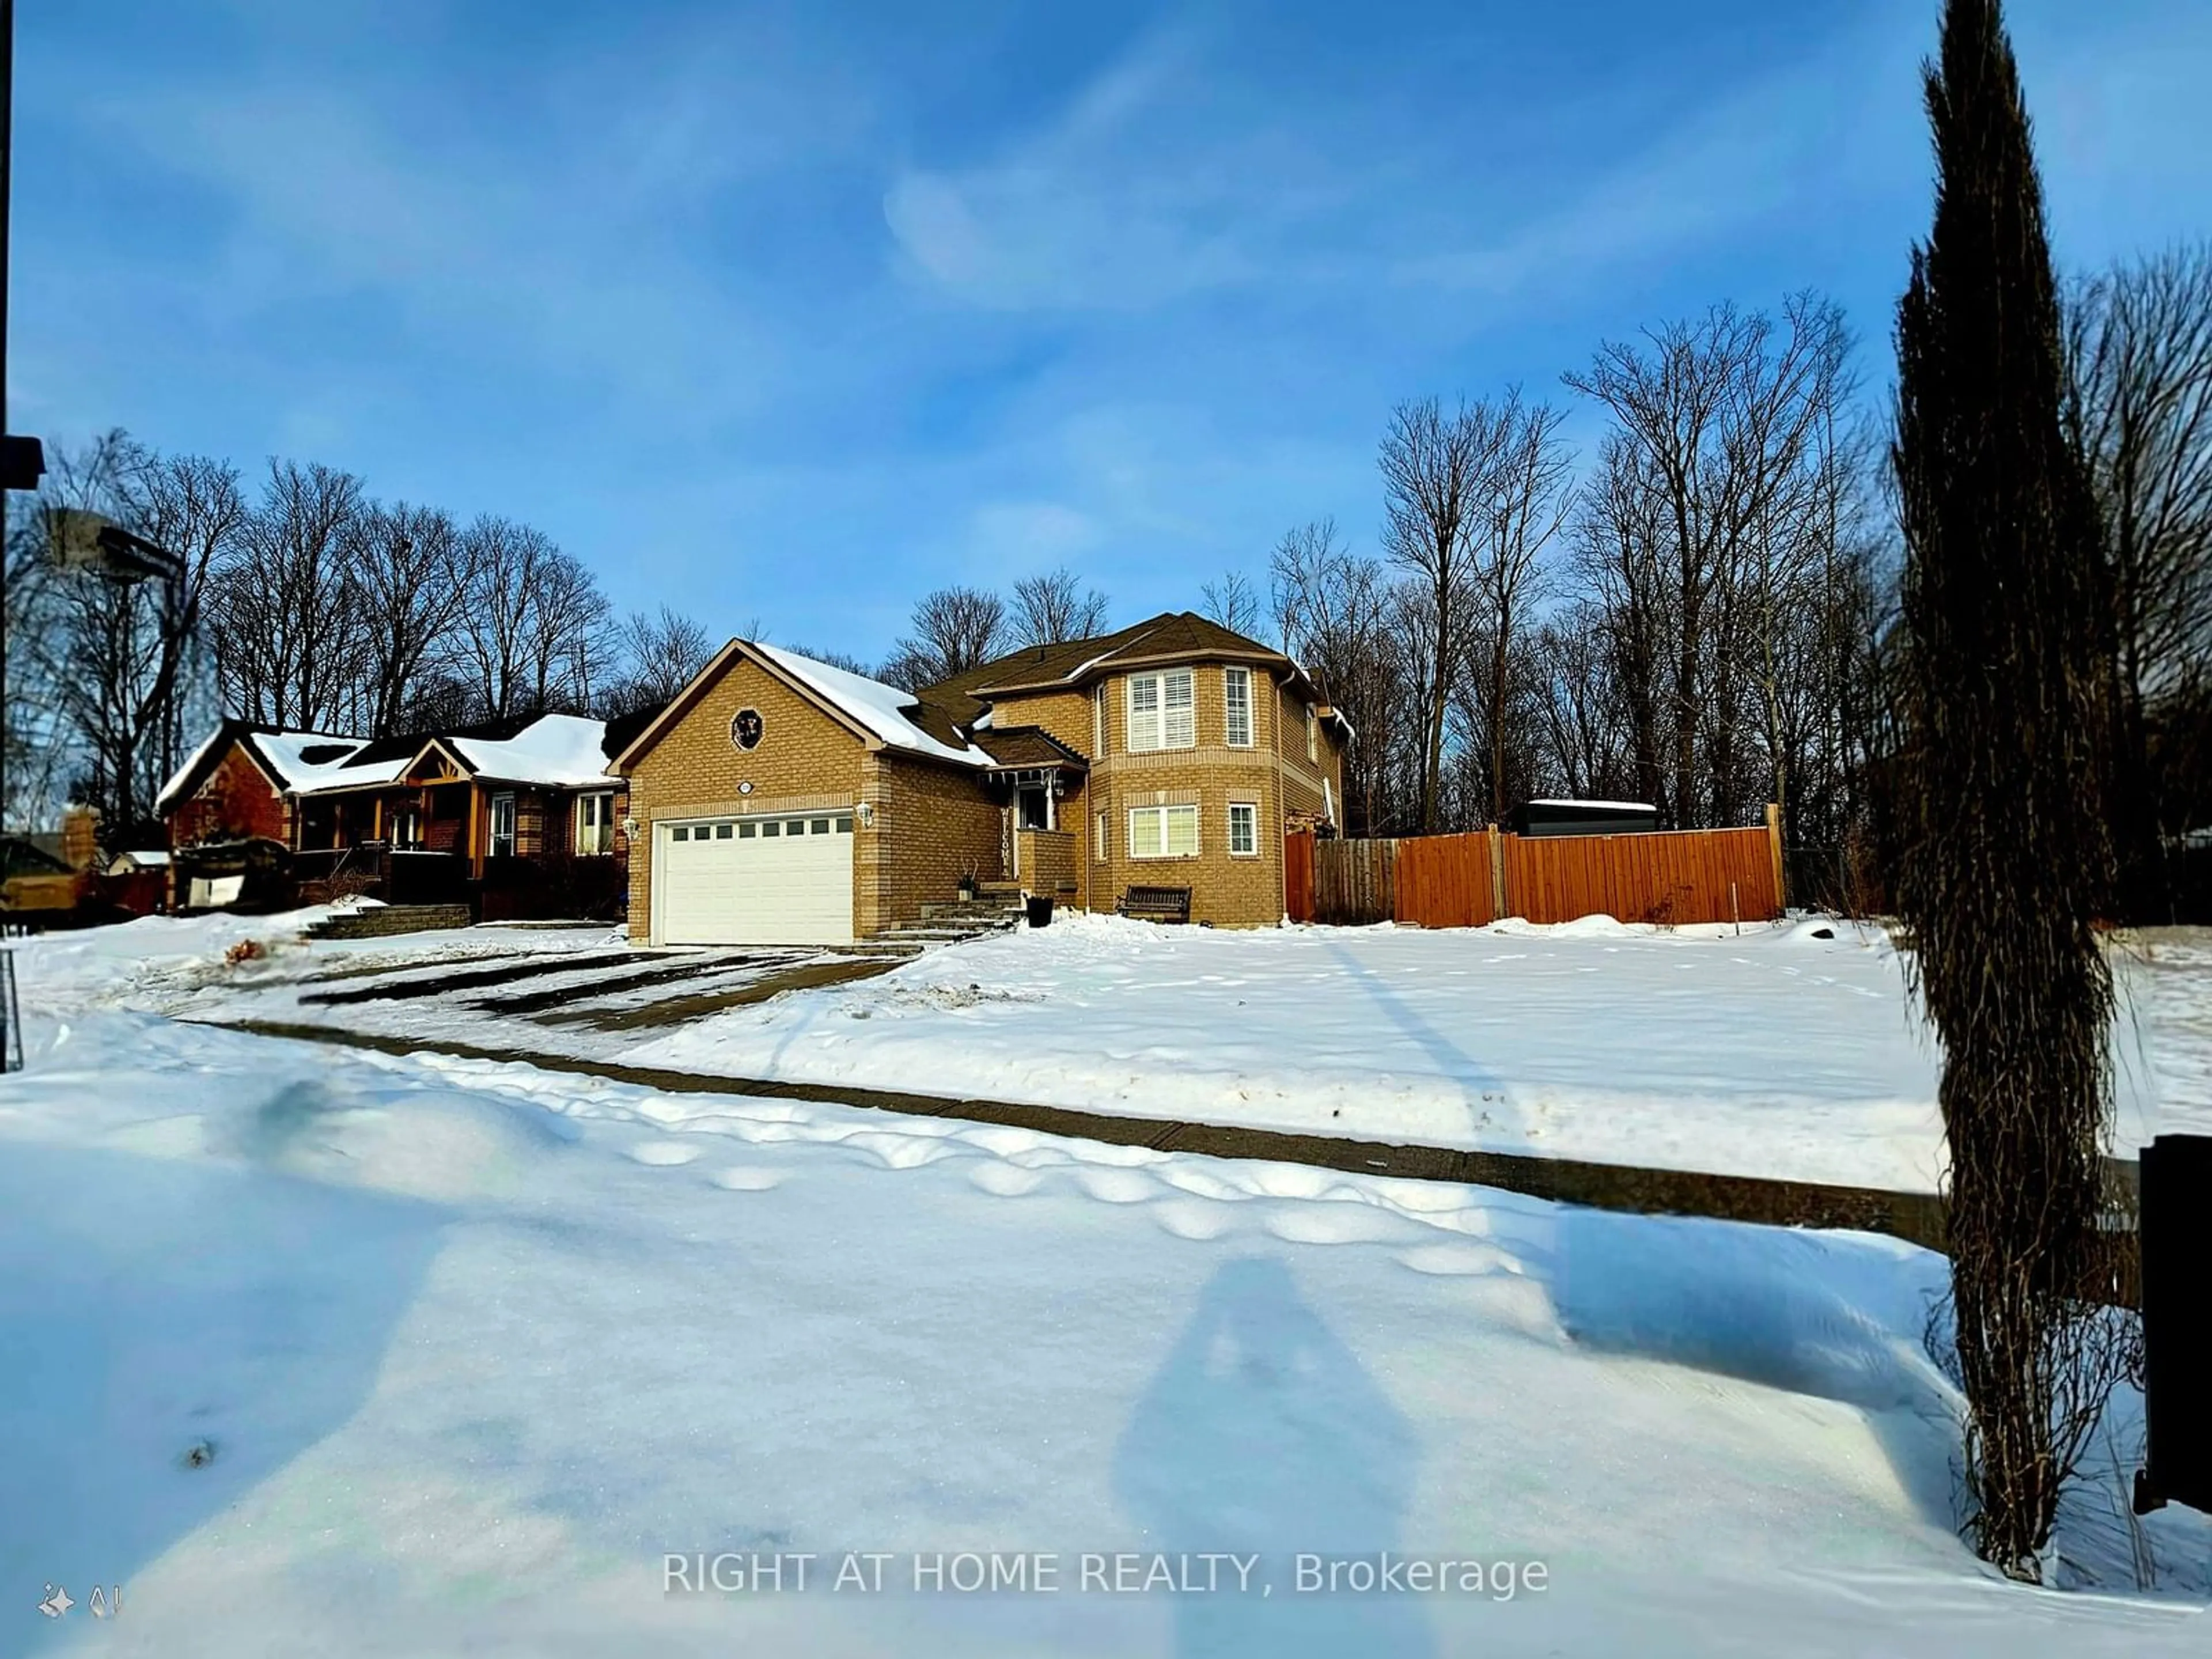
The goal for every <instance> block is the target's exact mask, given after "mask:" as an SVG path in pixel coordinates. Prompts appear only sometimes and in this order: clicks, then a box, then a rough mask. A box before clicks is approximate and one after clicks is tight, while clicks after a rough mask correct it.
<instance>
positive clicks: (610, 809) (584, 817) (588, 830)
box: [576, 791, 615, 857]
mask: <svg viewBox="0 0 2212 1659" xmlns="http://www.w3.org/2000/svg"><path fill="white" fill-rule="evenodd" d="M614 850H615V798H614V795H613V793H612V792H611V791H605V792H599V793H592V794H589V795H579V796H577V797H576V851H577V853H578V854H580V855H581V856H585V857H589V856H591V855H592V854H599V853H611V852H613V851H614Z"/></svg>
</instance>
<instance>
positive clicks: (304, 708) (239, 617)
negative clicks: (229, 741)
mask: <svg viewBox="0 0 2212 1659" xmlns="http://www.w3.org/2000/svg"><path fill="white" fill-rule="evenodd" d="M363 505H364V503H363V498H362V485H361V480H360V479H359V478H357V477H354V475H353V474H351V473H349V472H340V471H336V470H334V469H332V468H331V467H327V466H323V465H319V464H315V465H306V466H302V465H299V464H298V463H296V462H292V461H280V460H272V461H270V463H269V476H268V477H267V478H266V479H264V481H263V483H262V489H261V499H260V501H258V503H257V504H256V506H255V508H254V510H253V511H252V513H250V514H249V515H248V516H247V518H246V523H245V526H244V529H243V532H242V533H241V535H240V538H239V547H238V549H237V551H236V552H235V554H234V556H232V557H230V558H229V559H228V560H226V561H225V562H224V563H223V564H222V568H220V570H219V571H218V572H217V573H216V576H215V579H214V589H215V591H214V594H213V596H212V597H213V599H214V604H213V605H212V607H211V608H212V610H213V612H214V622H215V629H214V632H215V649H216V671H217V673H218V674H219V676H220V677H221V678H222V685H223V700H224V702H225V704H226V706H227V707H228V708H233V709H235V710H236V711H237V712H238V713H239V714H241V715H243V716H244V717H245V718H246V719H247V720H264V721H268V722H270V723H272V724H275V725H277V726H292V727H295V728H299V729H302V730H309V731H312V730H315V729H317V728H319V727H327V726H332V725H336V724H337V723H339V722H340V721H342V720H343V719H344V718H345V717H346V716H347V715H348V714H349V713H350V712H351V711H350V708H349V702H350V693H351V690H352V689H353V687H354V684H355V683H356V669H357V667H358V662H357V658H358V653H359V641H358V638H357V633H356V620H357V617H356V606H355V590H354V587H353V584H352V580H351V576H350V573H349V568H348V563H349V561H348V558H347V550H348V548H349V546H350V545H351V544H352V541H353V537H354V525H355V520H356V519H357V518H358V517H359V516H360V514H361V513H362V508H363Z"/></svg>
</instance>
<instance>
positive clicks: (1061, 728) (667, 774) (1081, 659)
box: [615, 612, 1350, 943]
mask: <svg viewBox="0 0 2212 1659" xmlns="http://www.w3.org/2000/svg"><path fill="white" fill-rule="evenodd" d="M1349 737H1350V733H1349V731H1348V729H1347V727H1346V725H1345V723H1344V722H1343V721H1342V720H1340V718H1339V717H1337V716H1336V715H1335V714H1334V712H1333V711H1332V710H1330V709H1329V708H1327V707H1326V706H1325V705H1324V704H1323V703H1322V701H1321V698H1320V696H1319V695H1318V693H1317V691H1316V688H1315V687H1314V686H1313V684H1311V682H1310V680H1308V678H1306V676H1305V674H1304V671H1303V670H1301V669H1300V668H1299V667H1298V665H1297V664H1296V663H1295V662H1293V661H1291V659H1289V658H1288V657H1286V656H1285V655H1284V654H1283V653H1280V652H1279V651H1274V650H1271V649H1270V648H1268V647H1266V646H1264V645H1261V644H1260V643H1259V642H1258V641H1254V640H1250V639H1247V638H1245V637H1244V636H1243V635H1238V634H1234V633H1231V632H1230V631H1229V630H1228V629H1224V628H1221V627H1218V625H1216V624H1214V623H1210V622H1207V621H1206V620H1205V619H1204V618H1203V617H1196V616H1194V615H1191V614H1189V613H1188V612H1182V613H1171V614H1169V615H1165V616H1160V617H1153V618H1152V619H1151V620H1149V621H1147V622H1143V623H1137V624H1135V625H1134V626H1133V627H1130V628H1125V629H1121V630H1120V631H1119V632H1116V633H1114V634H1109V635H1103V636H1101V637H1099V638H1096V639H1090V640H1081V641H1073V642H1071V643H1068V644H1065V645H1056V646H1046V647H1032V648H1030V649H1027V650H1024V651H1020V652H1017V653H1013V654H1012V655H1009V656H1006V657H1003V658H1000V659H998V660H996V661H994V662H991V663H987V664H985V665H982V666H981V667H979V668H976V669H975V670H972V671H969V672H968V673H965V674H963V675H961V676H959V677H958V678H956V679H953V680H950V681H946V682H945V683H943V684H938V685H933V686H929V687H927V688H925V689H923V690H921V691H920V692H916V693H908V692H904V691H901V690H896V689H895V688H893V687H890V686H886V685H883V684H878V682H875V681H872V680H868V679H865V678H861V677H860V676H858V675H854V674H849V673H846V672H844V671H842V670H838V669H836V668H832V667H829V666H828V665H824V664H821V663H817V662H814V661H812V660H811V659H807V658H805V657H800V656H797V655H795V654H794V653H790V652H787V651H782V650H780V649H778V648H776V647H769V646H764V645H757V644H753V643H749V642H747V641H735V640H733V641H731V642H730V644H729V645H727V646H726V647H724V648H723V649H722V651H721V652H720V653H717V655H716V656H715V658H714V660H713V661H712V662H710V663H709V664H708V665H707V667H706V668H705V669H703V670H702V671H701V672H700V674H699V675H698V676H697V677H696V678H695V679H694V680H693V681H692V683H691V684H690V685H689V686H687V687H686V688H685V689H684V692H683V693H682V694H681V695H679V696H678V698H677V699H676V700H675V702H672V703H671V705H670V706H669V707H668V708H667V709H665V710H664V711H663V713H662V714H661V716H660V718H659V720H657V721H655V722H654V723H653V725H652V726H648V727H647V729H646V730H645V731H644V732H641V733H640V734H639V736H638V737H637V738H636V739H635V741H633V742H632V743H631V744H629V746H628V747H627V748H625V749H624V750H623V751H622V752H621V753H620V754H618V755H617V757H616V759H615V765H616V767H617V769H618V770H620V771H621V772H622V773H623V775H625V777H626V778H627V779H628V781H629V788H630V811H631V814H632V817H633V819H634V820H635V836H637V838H638V842H639V845H640V848H641V851H643V852H644V854H645V855H644V856H641V857H634V858H632V860H630V931H631V933H632V936H633V937H635V938H638V939H652V940H654V941H656V942H671V943H782V942H790V943H835V942H840V941H842V940H846V939H853V938H856V937H865V936H867V935H869V934H872V933H880V932H882V931H884V929H885V928H888V927H894V926H896V925H897V924H899V923H901V922H902V921H911V920H914V919H915V918H916V917H918V916H919V915H920V914H921V906H922V905H924V904H926V903H929V902H941V901H945V900H949V899H951V897H952V896H954V893H955V890H956V889H957V886H958V884H959V883H960V880H961V878H963V876H966V877H972V878H975V879H976V880H977V881H979V882H982V883H991V882H1012V883H1016V884H1019V885H1020V887H1022V888H1023V889H1024V890H1028V891H1032V892H1039V893H1048V894H1050V895H1052V896H1054V897H1055V898H1057V899H1058V900H1060V902H1063V903H1066V904H1069V905H1073V906H1075V907H1078V908H1086V909H1093V910H1110V909H1113V908H1115V905H1116V903H1117V902H1118V901H1119V900H1120V899H1121V896H1123V895H1124V894H1125V893H1126V892H1127V890H1128V889H1130V888H1131V887H1134V886H1173V887H1179V888H1188V890H1189V891H1190V895H1191V916H1192V919H1193V920H1194V921H1201V922H1210V923H1214V924H1217V925H1220V926H1224V927H1250V926H1261V925H1267V924H1272V923H1273V922H1275V921H1279V920H1280V918H1281V917H1282V915H1283V913H1284V912H1283V836H1284V834H1285V830H1286V829H1297V828H1304V827H1310V826H1312V825H1315V824H1333V823H1334V822H1335V820H1336V814H1337V810H1338V802H1339V801H1340V799H1342V794H1343V746H1344V744H1345V743H1346V741H1347V740H1348V738H1349Z"/></svg>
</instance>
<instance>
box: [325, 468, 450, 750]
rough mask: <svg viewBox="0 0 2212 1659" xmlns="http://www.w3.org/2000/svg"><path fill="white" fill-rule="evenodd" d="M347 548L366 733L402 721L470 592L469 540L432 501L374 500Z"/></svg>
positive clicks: (397, 726) (394, 727)
mask: <svg viewBox="0 0 2212 1659" xmlns="http://www.w3.org/2000/svg"><path fill="white" fill-rule="evenodd" d="M352 532H353V533H352V537H351V540H350V543H349V548H348V554H349V568H350V574H351V577H352V581H353V586H354V592H355V605H356V614H357V616H358V618H359V622H358V627H359V629H360V632H359V635H358V637H359V641H360V645H361V649H362V678H363V684H362V702H363V704H364V707H365V712H366V714H367V721H368V735H370V736H373V737H384V736H386V735H388V734H390V733H392V732H398V731H400V730H401V729H403V727H404V726H405V724H406V723H407V720H408V717H409V714H410V711H411V710H412V708H413V707H414V704H415V701H416V696H417V694H418V692H419V691H420V690H421V689H422V677H423V674H424V671H425V670H426V669H427V668H428V667H429V666H430V665H431V664H432V662H433V660H434V653H436V652H437V651H438V650H439V649H440V648H441V646H442V644H443V642H444V641H446V640H447V636H448V635H450V634H451V632H452V631H453V628H454V626H455V624H456V623H459V620H460V617H461V612H462V609H463V607H464V606H465V605H467V603H468V600H469V594H470V592H471V586H472V585H473V584H472V582H471V574H472V573H471V569H470V562H469V561H470V556H471V552H472V551H473V544H471V543H470V542H468V541H466V540H465V538H463V537H462V536H461V535H460V534H459V532H457V531H456V530H455V529H454V527H453V520H452V519H451V518H449V517H447V515H446V513H443V512H441V511H440V510H439V509H437V508H435V507H410V506H409V505H408V504H407V503H406V502H404V501H402V502H400V503H398V505H397V506H393V507H383V506H374V505H372V506H370V507H368V508H367V509H366V510H364V511H363V512H362V513H361V514H360V515H359V516H358V517H357V518H356V520H354V522H353V526H352Z"/></svg>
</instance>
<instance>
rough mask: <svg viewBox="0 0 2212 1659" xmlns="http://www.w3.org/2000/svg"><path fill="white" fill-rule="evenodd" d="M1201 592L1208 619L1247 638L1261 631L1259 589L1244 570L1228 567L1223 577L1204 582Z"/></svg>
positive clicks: (1203, 609) (1202, 607) (1202, 608)
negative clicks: (1229, 568) (1253, 584)
mask: <svg viewBox="0 0 2212 1659" xmlns="http://www.w3.org/2000/svg"><path fill="white" fill-rule="evenodd" d="M1199 592H1200V596H1201V597H1202V598H1203V599H1204V600H1205V604H1204V605H1203V606H1201V607H1200V608H1201V610H1202V611H1204V613H1205V615H1206V617H1207V618H1208V619H1209V620H1211V621H1213V622H1217V623H1220V624H1221V626H1222V627H1224V628H1225V629H1228V630H1229V631H1230V632H1231V633H1232V634H1242V635H1245V636H1246V637H1247V638H1249V637H1250V636H1251V635H1253V634H1254V633H1255V632H1256V631H1257V630H1258V629H1259V626H1260V592H1259V590H1258V589H1257V588H1255V587H1254V586H1252V579H1251V578H1250V577H1249V576H1247V575H1246V574H1244V573H1243V571H1241V570H1225V571H1224V572H1222V574H1221V580H1218V581H1211V582H1206V583H1204V584H1202V585H1201V586H1200V588H1199Z"/></svg>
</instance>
